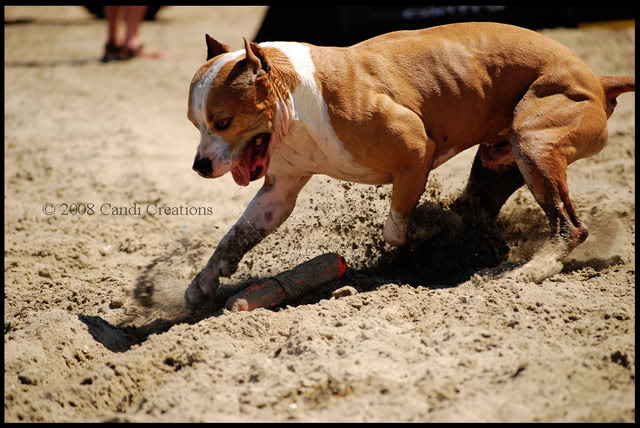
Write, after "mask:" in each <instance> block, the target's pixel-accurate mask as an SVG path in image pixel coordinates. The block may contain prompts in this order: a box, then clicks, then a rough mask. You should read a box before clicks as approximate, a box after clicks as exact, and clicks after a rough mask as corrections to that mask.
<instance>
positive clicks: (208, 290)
mask: <svg viewBox="0 0 640 428" xmlns="http://www.w3.org/2000/svg"><path fill="white" fill-rule="evenodd" d="M215 272H216V271H213V270H211V269H207V268H205V269H203V270H202V271H201V272H200V273H199V274H198V275H196V277H195V278H194V279H193V281H191V284H189V287H187V290H186V291H185V292H184V302H185V304H186V305H187V307H188V308H195V307H197V306H198V305H199V304H201V303H204V302H205V301H206V300H210V299H212V298H213V297H214V296H215V292H216V290H217V289H218V286H219V285H220V280H219V278H218V276H219V275H218V274H216V273H215ZM218 272H219V271H218Z"/></svg>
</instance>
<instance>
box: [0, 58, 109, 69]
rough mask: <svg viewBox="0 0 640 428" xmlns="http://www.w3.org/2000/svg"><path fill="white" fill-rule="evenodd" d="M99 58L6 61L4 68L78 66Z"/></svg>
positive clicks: (96, 60) (97, 60)
mask: <svg viewBox="0 0 640 428" xmlns="http://www.w3.org/2000/svg"><path fill="white" fill-rule="evenodd" d="M99 61H100V59H99V58H97V57H96V58H86V59H45V60H38V61H33V60H32V61H7V62H5V63H4V66H5V68H34V67H35V68H40V67H78V66H84V65H87V64H89V63H92V62H99Z"/></svg>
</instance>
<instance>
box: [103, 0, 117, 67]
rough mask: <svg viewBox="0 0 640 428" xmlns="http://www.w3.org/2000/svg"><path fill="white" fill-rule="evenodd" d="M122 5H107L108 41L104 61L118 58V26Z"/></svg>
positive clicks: (105, 10)
mask: <svg viewBox="0 0 640 428" xmlns="http://www.w3.org/2000/svg"><path fill="white" fill-rule="evenodd" d="M121 12H122V6H105V7H104V16H105V18H106V19H107V43H106V44H105V48H104V56H103V57H102V61H103V62H107V61H111V60H113V59H117V57H118V52H119V49H120V48H119V45H120V43H119V38H118V27H119V23H120V15H121Z"/></svg>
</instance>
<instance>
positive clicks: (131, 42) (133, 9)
mask: <svg viewBox="0 0 640 428" xmlns="http://www.w3.org/2000/svg"><path fill="white" fill-rule="evenodd" d="M146 11H147V6H127V7H126V9H125V14H126V17H125V19H126V20H127V32H126V34H125V38H124V46H125V47H127V48H129V49H132V50H135V49H137V48H139V47H140V38H139V37H138V30H139V29H140V24H141V23H142V20H143V19H144V14H145V12H146Z"/></svg>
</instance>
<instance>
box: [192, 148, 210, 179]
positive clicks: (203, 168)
mask: <svg viewBox="0 0 640 428" xmlns="http://www.w3.org/2000/svg"><path fill="white" fill-rule="evenodd" d="M193 170H194V171H195V172H197V173H198V174H199V175H200V176H201V177H204V178H210V177H211V172H212V168H211V159H209V158H201V157H200V153H196V158H195V159H194V160H193Z"/></svg>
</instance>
